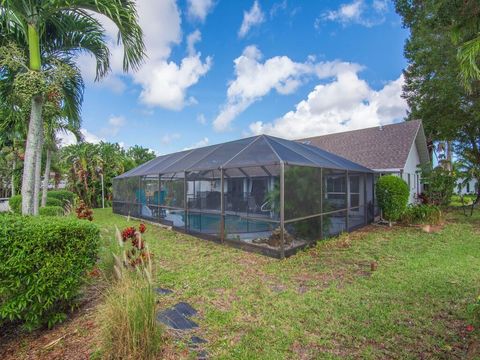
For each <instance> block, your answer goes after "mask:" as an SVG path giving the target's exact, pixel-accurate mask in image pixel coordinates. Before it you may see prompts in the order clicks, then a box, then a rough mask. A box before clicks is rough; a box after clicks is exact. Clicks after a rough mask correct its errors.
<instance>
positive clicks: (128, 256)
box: [120, 223, 152, 267]
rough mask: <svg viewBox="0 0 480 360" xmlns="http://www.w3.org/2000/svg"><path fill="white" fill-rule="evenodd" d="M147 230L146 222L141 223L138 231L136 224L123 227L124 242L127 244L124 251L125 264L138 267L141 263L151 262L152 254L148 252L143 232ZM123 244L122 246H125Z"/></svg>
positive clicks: (122, 236)
mask: <svg viewBox="0 0 480 360" xmlns="http://www.w3.org/2000/svg"><path fill="white" fill-rule="evenodd" d="M145 231H147V227H146V226H145V224H143V223H142V224H140V225H139V227H138V231H137V229H136V228H135V227H134V226H129V227H126V228H125V229H123V230H122V231H121V233H120V237H121V240H122V243H123V244H125V246H127V248H126V249H125V252H124V261H123V262H124V265H125V266H131V267H137V266H138V265H141V264H146V263H149V262H150V260H151V256H152V255H151V254H150V253H149V252H148V250H147V247H146V243H145V240H144V239H143V237H142V234H143V233H145ZM123 244H122V246H124V245H123Z"/></svg>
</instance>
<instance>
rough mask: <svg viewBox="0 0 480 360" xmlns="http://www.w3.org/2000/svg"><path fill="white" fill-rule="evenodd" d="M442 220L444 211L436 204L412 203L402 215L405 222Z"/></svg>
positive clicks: (426, 222)
mask: <svg viewBox="0 0 480 360" xmlns="http://www.w3.org/2000/svg"><path fill="white" fill-rule="evenodd" d="M441 220H442V212H441V210H440V209H439V207H438V206H435V205H425V204H420V205H410V206H408V207H407V209H406V210H405V212H404V213H403V215H402V222H403V223H405V224H432V225H434V224H438V223H440V222H441Z"/></svg>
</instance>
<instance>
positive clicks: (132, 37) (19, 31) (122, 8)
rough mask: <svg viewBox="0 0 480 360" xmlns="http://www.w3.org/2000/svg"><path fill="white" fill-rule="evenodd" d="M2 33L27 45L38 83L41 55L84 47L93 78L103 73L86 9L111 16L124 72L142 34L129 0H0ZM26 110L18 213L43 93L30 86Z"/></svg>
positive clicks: (139, 53) (136, 55) (30, 191)
mask: <svg viewBox="0 0 480 360" xmlns="http://www.w3.org/2000/svg"><path fill="white" fill-rule="evenodd" d="M0 4H1V5H0V14H1V17H2V23H3V25H2V29H1V30H2V32H9V33H10V34H11V37H15V38H16V39H17V40H18V41H19V42H21V43H23V44H28V71H27V74H28V75H27V76H26V77H27V78H28V83H29V84H33V83H35V84H36V85H42V84H43V83H44V79H43V75H44V72H45V69H44V68H43V66H42V65H43V62H42V61H43V60H44V54H46V53H47V54H52V53H56V54H57V55H59V54H67V55H72V54H76V53H78V52H81V51H84V52H89V53H90V54H92V55H93V56H94V57H95V59H96V62H97V68H96V71H97V79H98V78H101V77H103V76H104V75H105V74H106V73H107V72H108V71H109V68H110V66H109V55H110V54H109V51H108V47H107V44H106V40H105V36H104V33H105V31H104V28H103V27H102V25H101V24H100V22H99V21H98V20H96V19H95V18H94V17H93V15H92V13H96V14H101V15H104V16H106V17H107V18H109V19H110V20H112V21H113V22H114V23H115V25H116V26H117V28H118V30H119V38H118V39H119V42H122V43H123V46H124V61H123V65H124V70H125V71H128V70H129V68H131V67H133V68H137V67H138V66H139V64H140V63H141V61H142V59H143V56H144V44H143V36H142V31H141V29H140V26H139V25H138V21H137V13H136V8H135V3H134V2H133V1H132V0H56V1H48V0H38V1H19V0H1V2H0ZM34 89H36V90H35V91H33V92H32V94H31V111H30V121H29V126H28V135H27V143H26V150H25V163H24V175H23V181H22V195H23V198H22V213H23V214H32V213H33V204H34V201H33V199H34V190H35V163H36V159H35V152H36V151H38V147H39V144H40V141H41V137H42V126H43V122H42V110H43V105H44V101H45V96H46V93H45V91H44V88H43V87H42V86H36V87H35V88H34Z"/></svg>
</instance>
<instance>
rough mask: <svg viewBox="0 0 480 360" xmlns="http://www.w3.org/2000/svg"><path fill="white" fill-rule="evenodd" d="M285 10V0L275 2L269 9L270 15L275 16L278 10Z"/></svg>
mask: <svg viewBox="0 0 480 360" xmlns="http://www.w3.org/2000/svg"><path fill="white" fill-rule="evenodd" d="M285 10H287V0H283V1H281V2H276V3H275V4H273V5H272V7H271V9H270V17H271V18H273V17H275V16H276V15H277V14H278V13H279V12H281V11H285Z"/></svg>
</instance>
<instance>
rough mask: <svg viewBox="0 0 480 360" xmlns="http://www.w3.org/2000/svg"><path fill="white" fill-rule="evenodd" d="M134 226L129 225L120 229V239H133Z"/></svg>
mask: <svg viewBox="0 0 480 360" xmlns="http://www.w3.org/2000/svg"><path fill="white" fill-rule="evenodd" d="M135 232H136V230H135V227H133V226H130V227H127V228H125V229H123V231H122V239H123V241H127V240H128V239H133V238H134V237H135Z"/></svg>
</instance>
